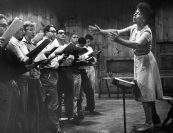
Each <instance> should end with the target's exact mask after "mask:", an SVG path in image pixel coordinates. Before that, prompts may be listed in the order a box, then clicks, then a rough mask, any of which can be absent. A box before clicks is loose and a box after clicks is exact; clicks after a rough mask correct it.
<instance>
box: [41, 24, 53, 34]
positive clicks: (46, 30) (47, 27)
mask: <svg viewBox="0 0 173 133" xmlns="http://www.w3.org/2000/svg"><path fill="white" fill-rule="evenodd" d="M51 27H53V28H55V26H53V25H47V26H46V27H45V28H44V30H43V32H44V35H46V33H47V32H49V30H50V28H51ZM55 29H56V28H55Z"/></svg>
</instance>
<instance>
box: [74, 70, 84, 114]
mask: <svg viewBox="0 0 173 133" xmlns="http://www.w3.org/2000/svg"><path fill="white" fill-rule="evenodd" d="M73 76H74V93H73V95H74V99H73V101H74V102H73V103H74V108H73V113H74V115H77V113H78V110H79V109H78V106H77V102H78V100H79V97H80V92H81V91H80V89H81V81H82V80H81V75H80V73H79V72H75V73H74V74H73Z"/></svg>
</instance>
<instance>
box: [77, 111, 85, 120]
mask: <svg viewBox="0 0 173 133" xmlns="http://www.w3.org/2000/svg"><path fill="white" fill-rule="evenodd" d="M78 118H79V119H81V120H83V119H84V113H83V111H79V113H78Z"/></svg>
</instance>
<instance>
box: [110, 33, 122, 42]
mask: <svg viewBox="0 0 173 133" xmlns="http://www.w3.org/2000/svg"><path fill="white" fill-rule="evenodd" d="M108 37H109V38H110V39H111V40H112V41H117V40H118V37H119V35H118V32H109V34H108Z"/></svg>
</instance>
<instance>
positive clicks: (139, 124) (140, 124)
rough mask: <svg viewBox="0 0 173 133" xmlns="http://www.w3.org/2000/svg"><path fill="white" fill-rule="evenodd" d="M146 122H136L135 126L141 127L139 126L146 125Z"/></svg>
mask: <svg viewBox="0 0 173 133" xmlns="http://www.w3.org/2000/svg"><path fill="white" fill-rule="evenodd" d="M145 124H146V123H145V122H143V123H135V124H133V128H139V127H142V126H144V125H145Z"/></svg>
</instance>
